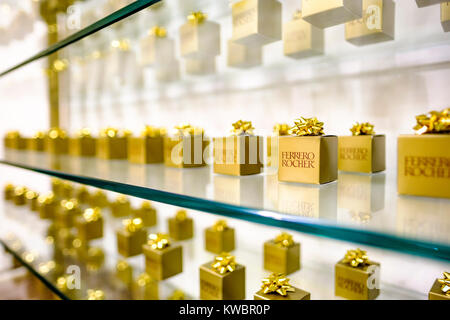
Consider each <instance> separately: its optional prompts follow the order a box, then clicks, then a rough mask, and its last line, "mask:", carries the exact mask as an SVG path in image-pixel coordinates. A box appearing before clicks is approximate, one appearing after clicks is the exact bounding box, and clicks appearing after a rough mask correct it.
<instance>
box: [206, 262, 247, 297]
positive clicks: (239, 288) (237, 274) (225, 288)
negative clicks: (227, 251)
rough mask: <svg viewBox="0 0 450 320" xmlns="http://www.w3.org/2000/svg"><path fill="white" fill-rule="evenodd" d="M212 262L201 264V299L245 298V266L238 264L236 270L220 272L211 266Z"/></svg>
mask: <svg viewBox="0 0 450 320" xmlns="http://www.w3.org/2000/svg"><path fill="white" fill-rule="evenodd" d="M212 263H213V261H212V262H209V263H205V264H203V265H202V266H200V299H201V300H243V299H245V267H244V266H243V265H240V264H236V266H235V269H234V271H232V272H226V273H224V274H220V273H219V272H217V271H216V270H215V269H214V268H212V267H211V264H212Z"/></svg>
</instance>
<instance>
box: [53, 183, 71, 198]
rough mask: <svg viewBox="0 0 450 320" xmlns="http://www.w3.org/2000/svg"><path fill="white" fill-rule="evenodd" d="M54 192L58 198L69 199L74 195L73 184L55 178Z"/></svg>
mask: <svg viewBox="0 0 450 320" xmlns="http://www.w3.org/2000/svg"><path fill="white" fill-rule="evenodd" d="M52 192H53V194H54V195H55V197H56V198H61V199H69V198H71V197H72V195H73V185H72V184H71V183H70V182H68V181H63V180H60V179H56V178H53V179H52Z"/></svg>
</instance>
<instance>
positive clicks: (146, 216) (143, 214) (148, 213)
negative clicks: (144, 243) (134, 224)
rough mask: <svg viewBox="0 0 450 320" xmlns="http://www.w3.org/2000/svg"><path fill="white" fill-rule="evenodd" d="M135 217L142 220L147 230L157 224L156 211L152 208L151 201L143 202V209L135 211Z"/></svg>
mask: <svg viewBox="0 0 450 320" xmlns="http://www.w3.org/2000/svg"><path fill="white" fill-rule="evenodd" d="M133 216H134V217H136V218H140V219H141V220H142V224H143V225H144V227H145V228H148V227H153V226H155V225H156V222H157V217H156V209H155V208H154V207H153V206H152V204H151V203H150V201H144V202H142V205H141V207H140V208H139V209H135V210H134V212H133Z"/></svg>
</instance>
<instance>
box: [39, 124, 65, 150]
mask: <svg viewBox="0 0 450 320" xmlns="http://www.w3.org/2000/svg"><path fill="white" fill-rule="evenodd" d="M45 150H46V151H47V152H48V153H50V154H67V153H69V139H68V138H67V135H66V132H65V131H64V130H62V129H60V128H52V129H50V130H49V132H48V135H47V138H46V139H45Z"/></svg>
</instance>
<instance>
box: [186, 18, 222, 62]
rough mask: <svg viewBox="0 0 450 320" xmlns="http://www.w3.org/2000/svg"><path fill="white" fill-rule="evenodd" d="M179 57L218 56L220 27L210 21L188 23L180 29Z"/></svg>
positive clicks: (199, 57)
mask: <svg viewBox="0 0 450 320" xmlns="http://www.w3.org/2000/svg"><path fill="white" fill-rule="evenodd" d="M179 32H180V50H181V56H182V57H183V58H186V59H202V58H212V57H215V56H218V55H220V25H219V24H218V23H216V22H212V21H202V22H191V21H188V22H186V23H185V24H183V25H182V26H181V27H180V30H179Z"/></svg>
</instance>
